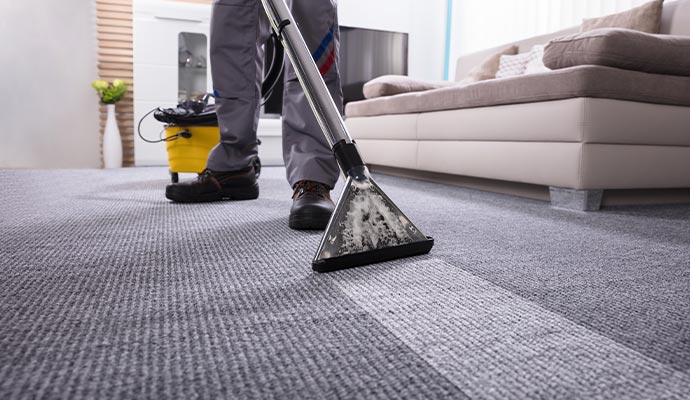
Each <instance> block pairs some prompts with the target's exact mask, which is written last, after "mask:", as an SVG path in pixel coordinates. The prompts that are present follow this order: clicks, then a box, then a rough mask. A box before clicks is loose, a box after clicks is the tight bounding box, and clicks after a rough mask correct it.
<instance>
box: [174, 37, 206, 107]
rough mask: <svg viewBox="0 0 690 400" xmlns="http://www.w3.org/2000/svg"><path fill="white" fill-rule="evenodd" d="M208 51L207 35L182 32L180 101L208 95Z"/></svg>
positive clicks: (180, 38)
mask: <svg viewBox="0 0 690 400" xmlns="http://www.w3.org/2000/svg"><path fill="white" fill-rule="evenodd" d="M207 49H208V41H207V39H206V35H204V34H201V33H191V32H180V34H179V37H178V50H179V52H178V74H177V83H178V86H177V87H178V89H177V97H178V100H186V99H191V98H195V97H199V96H203V95H204V94H205V93H206V79H207V78H206V74H207V64H208V60H206V54H207V52H208V50H207Z"/></svg>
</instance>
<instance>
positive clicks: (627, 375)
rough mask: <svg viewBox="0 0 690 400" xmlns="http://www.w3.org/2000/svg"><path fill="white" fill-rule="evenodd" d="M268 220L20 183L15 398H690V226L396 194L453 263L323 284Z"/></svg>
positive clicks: (89, 186) (280, 201) (100, 175)
mask: <svg viewBox="0 0 690 400" xmlns="http://www.w3.org/2000/svg"><path fill="white" fill-rule="evenodd" d="M283 174H284V171H283V170H282V169H278V168H268V169H266V170H265V171H264V173H263V175H262V177H261V180H260V184H261V197H260V198H259V200H256V201H250V202H240V203H229V202H226V203H218V204H201V205H177V204H171V203H169V202H168V201H166V200H165V198H164V197H163V188H164V186H165V184H166V182H167V174H166V171H165V170H164V169H160V168H141V169H125V170H117V171H100V170H98V171H89V170H85V171H0V185H1V187H2V188H3V189H2V192H1V195H0V241H1V243H2V246H1V247H0V398H2V399H15V398H17V399H19V398H27V399H28V398H64V399H78V398H184V399H192V398H238V399H245V398H257V399H259V398H260V399H264V398H281V399H283V398H298V399H308V398H314V399H324V398H406V399H407V398H411V399H414V398H418V399H434V398H456V399H463V398H471V399H511V398H515V399H520V398H529V399H573V398H581V399H593V398H596V399H627V398H630V399H655V398H664V399H682V398H686V399H687V398H690V206H658V207H625V208H611V209H606V210H604V211H602V212H598V213H589V214H585V213H575V212H568V211H560V210H554V209H551V208H549V207H548V205H546V204H545V203H540V202H535V201H530V200H524V199H517V198H512V197H508V196H500V195H494V194H489V193H483V192H478V191H472V190H464V189H459V188H452V187H446V186H442V185H436V184H431V183H423V182H417V181H408V180H403V179H398V178H392V177H385V176H381V177H378V178H379V179H378V182H379V183H380V184H381V186H382V187H383V188H384V190H385V191H386V193H387V194H388V195H389V196H391V197H392V198H393V199H394V200H395V201H396V203H397V204H398V205H400V206H401V208H402V209H403V210H404V211H406V213H407V214H408V216H410V217H411V219H412V220H413V221H414V222H415V223H416V224H417V225H418V226H419V227H420V228H422V229H423V230H424V231H425V233H427V234H429V235H432V236H434V237H435V238H436V240H437V244H436V247H435V248H434V250H433V251H432V253H431V254H429V255H428V256H423V257H418V258H413V259H404V260H397V261H393V262H389V263H384V264H379V265H376V266H370V267H364V268H358V269H353V270H347V271H340V272H336V273H332V274H326V275H319V274H315V273H312V272H311V269H310V261H311V257H312V256H313V253H314V252H315V250H316V246H317V243H318V241H319V239H320V234H319V233H301V232H295V231H291V230H290V229H288V228H287V220H286V218H287V211H288V209H289V205H290V194H291V193H290V189H289V187H288V186H287V184H286V183H285V180H284V177H283Z"/></svg>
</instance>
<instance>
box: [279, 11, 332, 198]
mask: <svg viewBox="0 0 690 400" xmlns="http://www.w3.org/2000/svg"><path fill="white" fill-rule="evenodd" d="M288 4H289V5H290V7H291V11H292V14H293V16H294V17H295V20H296V21H297V24H298V26H299V28H300V31H301V32H302V35H303V36H304V41H305V42H306V43H307V47H309V50H310V51H311V52H312V55H313V57H314V60H315V61H316V65H317V67H319V69H320V70H321V75H322V76H323V78H324V81H325V82H326V85H327V86H328V90H329V91H330V93H331V96H332V97H333V100H334V101H335V104H336V106H337V107H338V108H339V110H340V112H341V113H342V107H343V95H342V89H341V87H340V73H339V70H338V61H339V52H338V50H339V37H340V32H339V29H338V15H337V4H336V2H335V0H288ZM285 78H286V81H285V90H284V92H283V159H284V161H285V167H286V168H287V179H288V182H289V183H290V186H293V187H294V185H295V184H296V183H297V182H299V181H303V180H309V181H316V182H320V183H323V184H326V185H327V186H329V187H330V188H332V187H333V186H334V185H335V183H336V181H337V180H338V171H339V169H338V165H337V163H336V161H335V157H334V156H333V152H332V151H331V148H330V146H329V144H328V142H327V141H326V138H325V137H324V135H323V133H322V132H321V128H320V127H319V124H318V123H317V121H316V117H314V113H313V112H312V110H311V108H310V107H309V103H308V102H307V98H306V96H305V95H304V92H303V91H302V87H301V86H300V83H299V82H298V81H297V76H296V75H295V72H294V69H293V68H292V65H291V64H290V63H289V62H288V65H287V69H286V76H285Z"/></svg>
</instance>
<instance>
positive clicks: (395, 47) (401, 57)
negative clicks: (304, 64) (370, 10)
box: [264, 26, 408, 114]
mask: <svg viewBox="0 0 690 400" xmlns="http://www.w3.org/2000/svg"><path fill="white" fill-rule="evenodd" d="M266 56H267V59H270V57H271V54H266ZM407 56H408V34H407V33H400V32H389V31H381V30H375V29H364V28H353V27H348V26H341V27H340V80H341V85H342V88H343V98H344V102H345V104H347V103H348V102H351V101H357V100H363V99H364V93H363V92H362V87H363V86H364V84H365V83H366V82H367V81H369V80H371V79H374V78H376V77H377V76H381V75H407V73H408V70H407ZM282 103H283V85H282V79H281V81H280V82H279V84H278V85H276V88H275V89H274V90H273V94H272V95H271V96H270V97H269V99H268V101H266V104H265V105H264V114H280V113H281V111H282V105H283V104H282Z"/></svg>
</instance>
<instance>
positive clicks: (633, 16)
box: [580, 0, 664, 33]
mask: <svg viewBox="0 0 690 400" xmlns="http://www.w3.org/2000/svg"><path fill="white" fill-rule="evenodd" d="M663 4H664V0H655V1H651V2H649V3H645V4H643V5H641V6H639V7H635V8H632V9H630V10H628V11H625V12H622V13H617V14H612V15H607V16H604V17H599V18H589V19H585V20H583V21H582V25H581V27H580V29H581V32H587V31H591V30H593V29H599V28H626V29H634V30H637V31H642V32H647V33H659V32H660V31H661V14H662V10H663Z"/></svg>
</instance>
